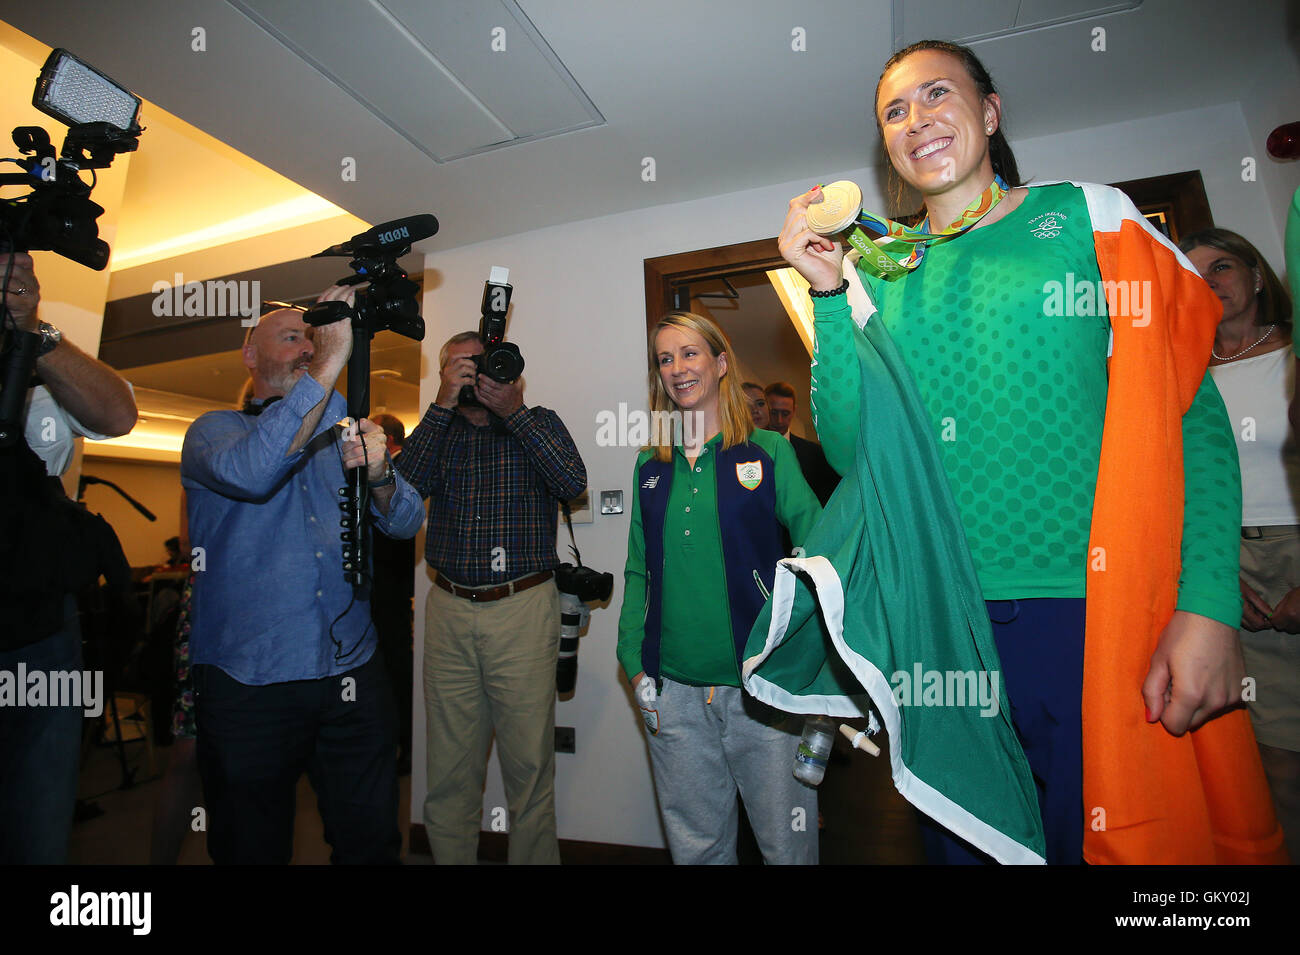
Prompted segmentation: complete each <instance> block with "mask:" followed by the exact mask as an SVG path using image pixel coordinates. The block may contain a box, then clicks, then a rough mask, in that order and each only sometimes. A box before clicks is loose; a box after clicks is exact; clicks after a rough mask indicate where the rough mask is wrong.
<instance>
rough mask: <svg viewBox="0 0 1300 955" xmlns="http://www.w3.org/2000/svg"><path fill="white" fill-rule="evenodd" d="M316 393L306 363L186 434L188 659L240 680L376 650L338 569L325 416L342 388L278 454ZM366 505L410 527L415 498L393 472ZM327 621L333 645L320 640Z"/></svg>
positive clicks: (352, 661) (354, 659) (326, 670)
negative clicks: (260, 396)
mask: <svg viewBox="0 0 1300 955" xmlns="http://www.w3.org/2000/svg"><path fill="white" fill-rule="evenodd" d="M324 397H325V389H324V388H323V387H322V386H321V385H320V383H319V382H317V381H315V380H314V379H313V378H312V377H311V376H310V375H307V374H304V375H303V376H302V377H301V378H300V379H299V380H298V383H297V384H296V385H295V386H294V387H293V390H292V391H290V392H289V394H288V395H286V396H285V397H284V399H283V400H281V401H277V402H275V403H273V404H271V405H270V406H268V407H267V408H266V410H265V411H264V412H263V413H262V414H261V415H258V416H256V417H254V416H252V415H246V414H241V413H239V412H237V411H212V412H209V413H207V414H205V415H203V416H201V417H200V418H199V419H198V420H197V421H195V422H194V424H193V425H191V426H190V429H189V431H188V432H186V435H185V447H184V450H183V451H182V452H181V484H182V486H183V487H184V488H185V493H186V496H187V499H188V508H189V530H190V544H191V547H195V548H200V547H201V548H202V549H203V550H202V552H201V559H202V562H203V570H202V571H198V569H197V567H196V573H195V576H194V596H193V600H192V602H191V606H190V623H191V633H190V654H191V660H192V662H193V663H195V664H203V663H207V664H213V665H215V666H218V667H220V668H221V669H222V670H224V671H225V672H226V673H227V674H229V675H230V676H231V677H233V678H234V679H236V680H238V681H239V682H240V683H245V684H249V685H254V686H262V685H265V684H268V683H284V682H287V681H289V680H314V679H321V678H323V677H327V676H333V675H335V674H338V673H343V672H346V671H348V670H352V669H354V668H356V667H358V666H360V665H361V664H363V663H365V662H366V661H367V660H369V659H370V657H371V655H372V654H373V653H374V650H375V642H376V641H375V629H374V627H373V626H372V625H371V622H370V603H369V601H364V600H357V601H355V602H353V597H352V587H351V585H350V584H348V583H347V582H346V581H345V580H344V579H343V544H342V540H341V534H342V529H341V528H340V526H339V519H340V511H339V500H340V499H339V493H338V491H339V488H341V487H343V486H344V484H345V479H344V473H343V463H342V458H341V451H342V448H341V446H340V439H339V438H338V433H339V432H338V429H336V428H335V427H334V425H335V423H336V422H337V421H338V420H339V419H341V418H343V417H344V416H345V415H346V414H347V403H346V402H345V401H344V399H343V396H342V395H340V394H339V393H338V392H334V394H333V395H332V396H331V397H330V401H329V404H328V405H327V406H326V409H325V414H324V415H322V416H321V424H320V426H319V427H318V429H317V433H316V434H315V435H314V436H313V437H312V439H311V440H310V441H309V442H307V444H306V446H305V447H303V448H302V449H301V450H300V451H299V452H298V453H296V454H288V455H287V454H286V452H287V451H288V450H289V447H290V445H291V444H292V443H293V438H294V435H295V434H297V432H298V429H299V428H300V427H301V426H302V418H303V416H304V415H305V414H306V413H307V412H308V411H310V410H311V409H312V408H313V407H315V406H316V404H317V403H318V402H319V401H320V400H321V399H322V398H324ZM371 513H372V515H373V516H374V526H375V527H377V528H378V529H379V530H381V531H383V532H384V533H385V534H387V535H388V536H390V537H397V538H408V537H413V536H414V535H415V533H416V532H417V531H418V530H419V528H420V524H421V522H422V521H423V518H424V507H423V504H422V503H421V500H420V497H419V495H418V494H416V492H415V490H414V489H413V488H412V487H411V486H410V485H409V484H408V483H407V482H406V481H405V480H404V479H403V478H402V477H400V476H398V478H397V487H396V490H395V491H394V493H393V497H392V500H391V501H390V502H389V509H388V514H387V516H385V515H383V514H380V513H379V511H378V509H376V508H375V507H374V506H373V505H372V506H371ZM198 559H199V557H198V556H196V558H195V563H196V564H197V563H198ZM345 611H346V612H345ZM340 615H342V616H341V619H339V620H338V621H337V622H334V621H335V618H336V617H340ZM331 624H332V626H333V636H334V639H335V640H337V641H338V642H339V643H341V644H342V648H341V649H339V648H336V647H335V645H334V643H333V642H332V641H331V640H330V631H331Z"/></svg>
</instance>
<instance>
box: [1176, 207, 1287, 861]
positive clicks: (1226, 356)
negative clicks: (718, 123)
mask: <svg viewBox="0 0 1300 955" xmlns="http://www.w3.org/2000/svg"><path fill="white" fill-rule="evenodd" d="M1180 244H1181V246H1182V249H1183V251H1184V252H1186V253H1187V257H1188V258H1189V259H1191V261H1192V264H1193V265H1195V266H1196V268H1197V269H1198V270H1199V271H1200V273H1201V276H1202V277H1203V278H1204V279H1205V281H1206V282H1207V283H1208V284H1209V286H1210V289H1211V290H1212V291H1213V292H1214V293H1215V294H1216V295H1217V296H1218V297H1219V300H1220V301H1221V302H1223V318H1222V319H1221V320H1220V322H1219V328H1218V332H1217V333H1216V335H1215V339H1214V351H1213V354H1212V358H1211V361H1210V373H1211V374H1212V375H1213V376H1214V383H1215V385H1217V386H1218V389H1219V392H1220V393H1221V394H1222V395H1223V401H1224V404H1226V405H1227V408H1228V418H1229V419H1230V420H1231V421H1232V426H1233V430H1234V431H1235V432H1236V437H1237V453H1238V456H1239V458H1240V460H1241V485H1242V488H1241V492H1242V515H1241V525H1242V526H1241V537H1242V540H1241V596H1242V602H1243V609H1242V617H1241V648H1242V654H1243V656H1244V657H1245V660H1246V675H1247V677H1248V679H1250V680H1253V681H1254V683H1253V685H1251V684H1248V685H1247V686H1246V687H1245V699H1246V700H1247V701H1248V702H1249V706H1250V714H1251V719H1252V722H1253V723H1254V726H1255V737H1256V739H1257V740H1258V742H1259V751H1260V757H1261V759H1262V760H1263V763H1264V772H1265V774H1266V775H1267V776H1268V781H1269V788H1270V789H1271V790H1272V792H1273V801H1274V803H1275V804H1276V806H1277V814H1278V818H1279V820H1280V821H1281V823H1282V828H1283V831H1284V832H1285V833H1286V838H1287V847H1288V849H1289V851H1290V854H1291V858H1292V859H1293V860H1300V636H1298V634H1300V448H1297V446H1296V440H1295V435H1294V433H1293V432H1292V429H1291V425H1290V423H1289V421H1288V420H1287V407H1288V405H1289V404H1290V402H1291V398H1292V395H1293V394H1294V393H1295V367H1296V365H1295V362H1294V361H1292V357H1291V356H1292V348H1291V344H1292V340H1291V336H1292V327H1291V299H1290V296H1288V295H1287V292H1286V289H1285V287H1284V286H1283V285H1282V283H1281V282H1280V281H1278V278H1277V276H1276V275H1275V274H1274V272H1273V270H1272V269H1271V268H1270V267H1269V264H1268V263H1267V262H1266V261H1264V258H1263V257H1262V256H1261V255H1260V254H1259V252H1258V251H1257V250H1256V249H1255V247H1254V246H1253V245H1251V244H1250V243H1249V242H1247V241H1246V240H1245V239H1243V238H1242V237H1241V236H1239V235H1237V234H1236V233H1235V232H1229V231H1228V230H1226V229H1208V230H1206V231H1204V232H1198V233H1196V234H1194V235H1190V236H1188V237H1187V238H1185V239H1184V240H1183V241H1182V243H1180Z"/></svg>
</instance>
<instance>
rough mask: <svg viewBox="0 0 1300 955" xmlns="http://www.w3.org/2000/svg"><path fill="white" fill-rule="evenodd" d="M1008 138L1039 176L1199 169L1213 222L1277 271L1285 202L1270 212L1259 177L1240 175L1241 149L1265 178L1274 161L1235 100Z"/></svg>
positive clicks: (1299, 169) (1101, 176)
mask: <svg viewBox="0 0 1300 955" xmlns="http://www.w3.org/2000/svg"><path fill="white" fill-rule="evenodd" d="M1298 118H1300V117H1298ZM1270 128H1272V127H1270ZM1015 146H1016V162H1017V163H1018V164H1019V166H1020V174H1021V175H1022V176H1023V177H1025V178H1026V179H1037V180H1040V181H1041V180H1046V179H1078V180H1087V181H1090V182H1124V181H1126V180H1129V179H1141V178H1145V177H1147V176H1156V175H1160V174H1162V173H1172V172H1183V171H1185V170H1188V169H1199V170H1200V171H1201V177H1202V178H1203V179H1204V180H1205V193H1206V196H1207V197H1208V198H1209V200H1210V212H1211V214H1212V215H1213V216H1214V224H1215V225H1216V226H1218V227H1220V228H1223V229H1232V230H1233V231H1234V232H1239V233H1241V234H1242V235H1243V236H1245V237H1246V238H1247V239H1249V240H1250V241H1251V242H1253V243H1254V244H1255V246H1256V248H1258V249H1259V251H1260V252H1261V253H1262V254H1263V256H1264V257H1265V258H1266V259H1268V260H1269V262H1270V263H1271V264H1272V265H1273V267H1274V269H1276V270H1277V272H1278V274H1281V273H1282V226H1283V223H1284V221H1285V217H1286V209H1285V205H1283V206H1281V207H1280V210H1279V211H1278V216H1277V217H1275V216H1274V208H1273V205H1274V203H1275V202H1276V198H1275V196H1274V194H1273V193H1272V192H1271V191H1270V190H1269V189H1268V188H1266V186H1265V185H1264V183H1263V182H1262V181H1261V180H1260V179H1259V178H1258V177H1257V178H1256V180H1255V181H1250V182H1246V181H1243V180H1242V178H1241V174H1242V165H1241V160H1242V158H1243V157H1246V156H1254V157H1256V159H1257V160H1258V162H1257V163H1256V171H1257V172H1261V171H1263V172H1266V173H1268V174H1270V181H1271V179H1272V176H1273V175H1274V174H1275V170H1274V168H1272V167H1279V166H1280V164H1278V163H1275V162H1273V160H1271V159H1269V158H1267V156H1266V155H1265V153H1264V144H1263V140H1262V139H1259V138H1257V137H1252V135H1251V133H1250V131H1249V130H1248V129H1247V126H1246V121H1245V118H1244V116H1243V115H1242V111H1241V108H1240V107H1239V106H1238V105H1237V104H1235V103H1228V104H1225V105H1222V106H1211V107H1206V108H1205V109H1197V110H1188V111H1185V112H1181V113H1168V114H1166V115H1164V116H1157V117H1151V118H1147V119H1135V120H1130V121H1128V122H1124V123H1115V124H1112V125H1110V126H1103V127H1099V128H1096V129H1083V130H1076V131H1075V132H1072V133H1066V134H1064V135H1060V136H1047V137H1043V138H1040V139H1029V140H1025V141H1024V142H1022V143H1016V144H1015ZM1270 164H1271V167H1270ZM1289 167H1290V174H1291V186H1290V189H1288V190H1287V191H1286V194H1285V198H1284V199H1283V200H1282V201H1283V202H1284V203H1286V202H1289V201H1290V198H1291V191H1293V190H1294V189H1295V187H1296V186H1297V185H1300V163H1290V164H1289Z"/></svg>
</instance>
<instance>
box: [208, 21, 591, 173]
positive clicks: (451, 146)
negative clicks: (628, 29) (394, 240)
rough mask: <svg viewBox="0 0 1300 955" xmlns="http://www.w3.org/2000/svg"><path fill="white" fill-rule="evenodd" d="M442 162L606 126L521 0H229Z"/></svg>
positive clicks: (424, 151) (409, 140)
mask: <svg viewBox="0 0 1300 955" xmlns="http://www.w3.org/2000/svg"><path fill="white" fill-rule="evenodd" d="M228 2H229V3H230V4H231V6H233V7H234V8H235V9H237V10H239V11H240V12H242V13H243V14H244V15H245V16H247V17H249V19H251V20H252V21H253V22H254V23H256V24H257V25H258V26H260V27H261V28H262V29H263V30H265V31H266V32H267V33H269V34H270V35H271V36H273V37H274V38H275V39H276V40H278V41H279V42H280V43H282V44H284V46H286V47H287V48H288V49H289V50H291V51H293V53H295V54H296V55H297V56H299V57H301V58H302V59H303V60H305V61H306V62H307V63H309V64H311V66H312V67H314V68H315V69H316V70H317V71H318V72H320V74H321V75H322V76H324V77H326V78H327V79H329V80H330V81H331V82H332V83H334V84H335V85H336V86H338V87H339V88H340V89H341V90H343V91H344V92H345V93H347V94H348V95H349V96H351V97H352V98H353V99H355V100H356V101H357V102H358V103H360V104H361V105H362V106H364V107H365V108H366V109H368V110H369V111H370V112H371V113H373V114H374V115H375V116H376V117H377V118H378V119H379V120H380V121H382V122H383V123H385V124H386V125H387V126H389V127H390V128H391V129H392V130H393V131H394V132H395V133H397V134H398V135H399V136H401V137H402V138H403V139H405V140H406V141H407V142H409V143H410V144H411V145H412V146H414V147H415V148H416V149H419V150H420V151H421V152H423V153H424V154H425V155H427V156H428V157H429V158H431V159H433V160H434V161H435V162H439V163H445V162H450V161H452V160H455V159H462V158H464V157H466V156H473V155H476V154H478V153H483V152H487V151H488V150H491V149H501V148H502V147H505V146H514V145H517V144H519V143H526V142H531V141H533V140H536V139H545V138H547V137H550V136H557V135H559V134H560V133H567V132H572V131H573V130H577V129H585V128H587V127H590V126H599V125H603V124H604V122H605V118H604V117H603V116H602V115H601V114H600V112H599V110H597V109H596V107H595V106H594V105H593V104H592V102H591V100H590V99H589V98H588V97H587V94H586V93H585V92H583V90H582V87H580V86H579V85H578V83H577V81H575V80H574V78H573V77H572V76H571V75H570V74H569V71H568V69H567V68H566V67H565V66H564V64H563V63H561V62H560V59H559V57H557V56H556V55H555V51H554V50H552V49H551V47H550V45H549V44H548V43H547V42H546V40H545V39H543V38H542V35H541V34H540V33H539V32H538V31H537V28H536V27H535V26H533V24H532V22H531V21H530V20H529V19H528V17H527V15H526V14H525V13H524V12H523V11H522V10H521V9H520V8H519V5H518V4H517V3H516V2H515V0H475V2H474V3H429V2H428V0H360V2H355V3H346V4H343V3H337V4H329V5H328V13H327V14H324V15H318V14H317V13H315V12H311V13H307V12H304V4H302V2H301V0H228Z"/></svg>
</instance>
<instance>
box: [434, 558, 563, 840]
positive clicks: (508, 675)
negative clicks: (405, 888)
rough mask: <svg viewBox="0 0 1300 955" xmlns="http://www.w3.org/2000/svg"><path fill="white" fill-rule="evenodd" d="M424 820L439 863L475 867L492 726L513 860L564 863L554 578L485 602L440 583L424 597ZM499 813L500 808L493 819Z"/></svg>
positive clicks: (557, 610) (557, 612) (557, 617)
mask: <svg viewBox="0 0 1300 955" xmlns="http://www.w3.org/2000/svg"><path fill="white" fill-rule="evenodd" d="M424 620H425V624H424V707H425V717H426V725H427V729H428V733H427V743H426V747H427V757H428V783H429V788H428V795H427V796H426V797H425V800H424V826H425V831H426V832H427V833H428V836H429V845H430V848H431V849H432V850H433V858H434V861H435V862H437V863H441V864H459V865H473V864H475V863H476V862H477V859H478V837H479V826H480V820H481V819H482V811H483V781H484V778H485V776H486V774H487V754H488V746H489V744H490V743H491V741H492V734H493V731H494V730H495V732H496V740H497V754H498V756H499V758H500V762H501V775H502V778H503V780H504V783H505V790H506V802H507V804H508V807H509V820H510V850H509V856H508V858H509V861H510V863H511V864H517V863H524V864H558V863H559V861H560V849H559V843H558V842H557V840H556V835H555V661H556V654H557V652H558V649H559V641H560V598H559V593H558V591H556V589H555V582H554V581H553V580H552V581H547V582H546V583H542V584H538V585H537V586H535V587H531V588H529V589H528V590H525V591H523V592H522V593H519V594H515V595H513V596H510V597H503V598H502V599H500V600H494V601H490V602H488V603H481V604H479V603H473V602H472V601H469V600H466V599H465V598H463V597H454V596H452V595H451V594H449V593H447V591H445V590H443V589H442V588H441V587H437V586H434V587H433V588H432V589H430V591H429V597H428V599H427V601H426V602H425V618H424ZM495 815H496V814H494V817H495Z"/></svg>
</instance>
